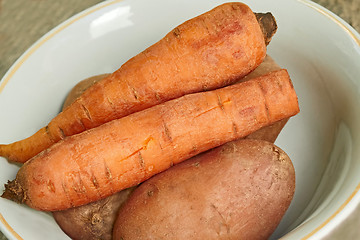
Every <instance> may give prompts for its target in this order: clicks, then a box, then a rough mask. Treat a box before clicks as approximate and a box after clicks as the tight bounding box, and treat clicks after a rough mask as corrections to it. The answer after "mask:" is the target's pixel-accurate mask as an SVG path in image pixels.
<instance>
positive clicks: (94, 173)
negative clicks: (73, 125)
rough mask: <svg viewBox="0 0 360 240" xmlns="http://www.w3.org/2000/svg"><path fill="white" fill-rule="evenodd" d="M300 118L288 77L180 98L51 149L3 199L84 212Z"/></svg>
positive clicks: (277, 76)
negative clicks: (78, 208)
mask: <svg viewBox="0 0 360 240" xmlns="http://www.w3.org/2000/svg"><path fill="white" fill-rule="evenodd" d="M298 111H299V107H298V102H297V96H296V93H295V91H294V89H293V86H292V83H291V80H290V77H289V75H288V73H287V71H286V70H279V71H274V72H271V73H269V74H267V75H264V76H261V77H258V78H255V79H252V80H249V81H246V82H243V83H239V84H235V85H232V86H228V87H225V88H221V89H217V90H213V91H209V92H201V93H194V94H190V95H185V96H183V97H181V98H177V99H174V100H171V101H168V102H165V103H163V104H159V105H156V106H154V107H151V108H148V109H145V110H143V111H140V112H136V113H134V114H131V115H128V116H126V117H123V118H121V119H117V120H113V121H111V122H108V123H106V124H103V125H101V126H99V127H97V128H93V129H90V130H88V131H85V132H83V133H80V134H77V135H73V136H71V137H68V138H65V139H63V140H62V141H60V142H58V143H56V144H54V145H52V146H51V147H50V148H48V149H47V150H45V151H43V152H42V153H40V154H38V155H37V156H35V157H34V158H32V159H31V160H30V161H28V162H26V163H25V164H24V165H23V166H22V167H21V168H20V170H19V172H18V174H17V176H16V179H15V180H13V181H11V182H9V183H8V184H7V185H6V190H5V192H4V194H3V196H2V197H5V198H8V199H12V200H14V201H18V202H25V203H26V204H27V205H29V206H30V207H32V208H35V209H39V210H46V211H57V210H63V209H67V208H70V207H74V206H79V205H83V204H86V203H89V202H92V201H96V200H98V199H101V198H104V197H106V196H109V195H111V194H113V193H115V192H118V191H120V190H122V189H125V188H127V187H131V186H133V185H136V184H138V183H140V182H142V181H145V180H146V179H148V178H150V177H151V176H153V175H155V174H157V173H159V172H161V171H164V170H166V169H167V168H169V167H171V166H172V165H173V164H177V163H179V162H181V161H183V160H186V159H188V158H190V157H192V156H194V155H196V154H198V153H200V152H203V151H206V150H208V149H211V148H213V147H216V146H219V145H221V144H224V143H225V142H228V141H232V140H234V139H238V138H241V137H244V136H246V135H248V134H249V133H251V132H253V131H255V130H257V129H260V128H261V127H263V126H266V125H269V124H271V123H274V122H276V121H278V120H281V119H283V118H287V117H290V116H292V115H295V114H296V113H298Z"/></svg>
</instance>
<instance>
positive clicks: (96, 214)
mask: <svg viewBox="0 0 360 240" xmlns="http://www.w3.org/2000/svg"><path fill="white" fill-rule="evenodd" d="M133 189H134V188H128V189H125V190H123V191H121V192H118V193H115V194H113V195H111V196H109V197H107V198H105V199H102V200H99V201H96V202H93V203H89V204H87V205H84V206H80V207H75V208H70V209H67V210H63V211H58V212H53V217H54V219H55V221H56V222H57V224H58V225H59V226H60V228H61V229H62V230H63V231H64V232H65V233H66V234H67V235H68V236H69V237H70V238H72V239H74V240H100V239H101V240H111V239H112V230H113V226H114V222H115V219H116V217H117V212H118V209H119V208H120V206H121V204H122V203H123V202H124V201H125V200H126V199H127V198H128V196H129V195H130V193H131V192H132V190H133Z"/></svg>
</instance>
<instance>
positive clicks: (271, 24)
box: [255, 12, 278, 45]
mask: <svg viewBox="0 0 360 240" xmlns="http://www.w3.org/2000/svg"><path fill="white" fill-rule="evenodd" d="M255 16H256V19H257V21H258V22H259V25H260V28H261V31H262V32H263V35H264V40H265V44H266V45H269V43H270V41H271V38H272V37H273V36H274V35H275V33H276V30H277V28H278V27H277V24H276V20H275V17H274V16H273V15H272V14H271V13H269V12H268V13H255Z"/></svg>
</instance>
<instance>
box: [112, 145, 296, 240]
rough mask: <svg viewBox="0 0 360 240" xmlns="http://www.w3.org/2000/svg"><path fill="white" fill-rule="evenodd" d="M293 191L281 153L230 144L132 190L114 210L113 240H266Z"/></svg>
mask: <svg viewBox="0 0 360 240" xmlns="http://www.w3.org/2000/svg"><path fill="white" fill-rule="evenodd" d="M294 191H295V171H294V167H293V165H292V163H291V160H290V159H289V157H288V156H287V155H286V154H285V152H284V151H282V150H281V149H280V148H278V147H277V146H275V145H274V144H272V143H270V142H267V141H261V140H253V139H246V140H238V141H235V142H230V143H228V144H225V145H223V146H221V147H218V148H216V149H213V150H211V151H208V152H206V153H204V154H201V155H198V156H197V157H194V158H192V159H190V160H187V161H185V162H183V163H180V164H178V165H175V166H174V167H172V168H170V169H168V170H167V171H164V172H162V173H160V174H158V175H156V176H154V177H152V178H151V179H149V180H148V181H146V182H144V183H142V184H141V185H140V186H139V187H137V188H136V189H135V190H134V191H133V193H132V194H131V196H130V197H129V198H128V200H127V201H126V202H125V203H124V204H123V205H122V207H121V208H120V210H119V213H118V218H117V220H116V222H115V225H114V233H113V237H114V238H113V239H115V240H136V239H147V240H151V239H157V240H159V239H172V240H176V239H179V240H180V239H181V240H182V239H192V240H193V239H199V240H200V239H201V240H202V239H207V240H211V239H214V240H215V239H216V240H219V239H227V240H232V239H251V240H256V239H267V238H268V237H269V236H270V235H271V234H272V233H273V232H274V230H275V228H276V227H277V226H278V224H279V222H280V220H281V219H282V217H283V215H284V213H285V212H286V210H287V209H288V207H289V205H290V202H291V200H292V198H293V195H294Z"/></svg>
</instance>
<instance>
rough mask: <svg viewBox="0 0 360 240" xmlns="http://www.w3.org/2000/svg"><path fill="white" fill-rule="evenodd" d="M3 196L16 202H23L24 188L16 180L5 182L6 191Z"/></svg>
mask: <svg viewBox="0 0 360 240" xmlns="http://www.w3.org/2000/svg"><path fill="white" fill-rule="evenodd" d="M1 197H2V198H5V199H9V200H11V201H14V202H16V203H23V202H24V201H25V194H24V190H23V189H22V187H21V185H20V184H18V182H17V181H16V180H13V181H8V183H7V184H5V191H4V192H3V194H2V195H1Z"/></svg>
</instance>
